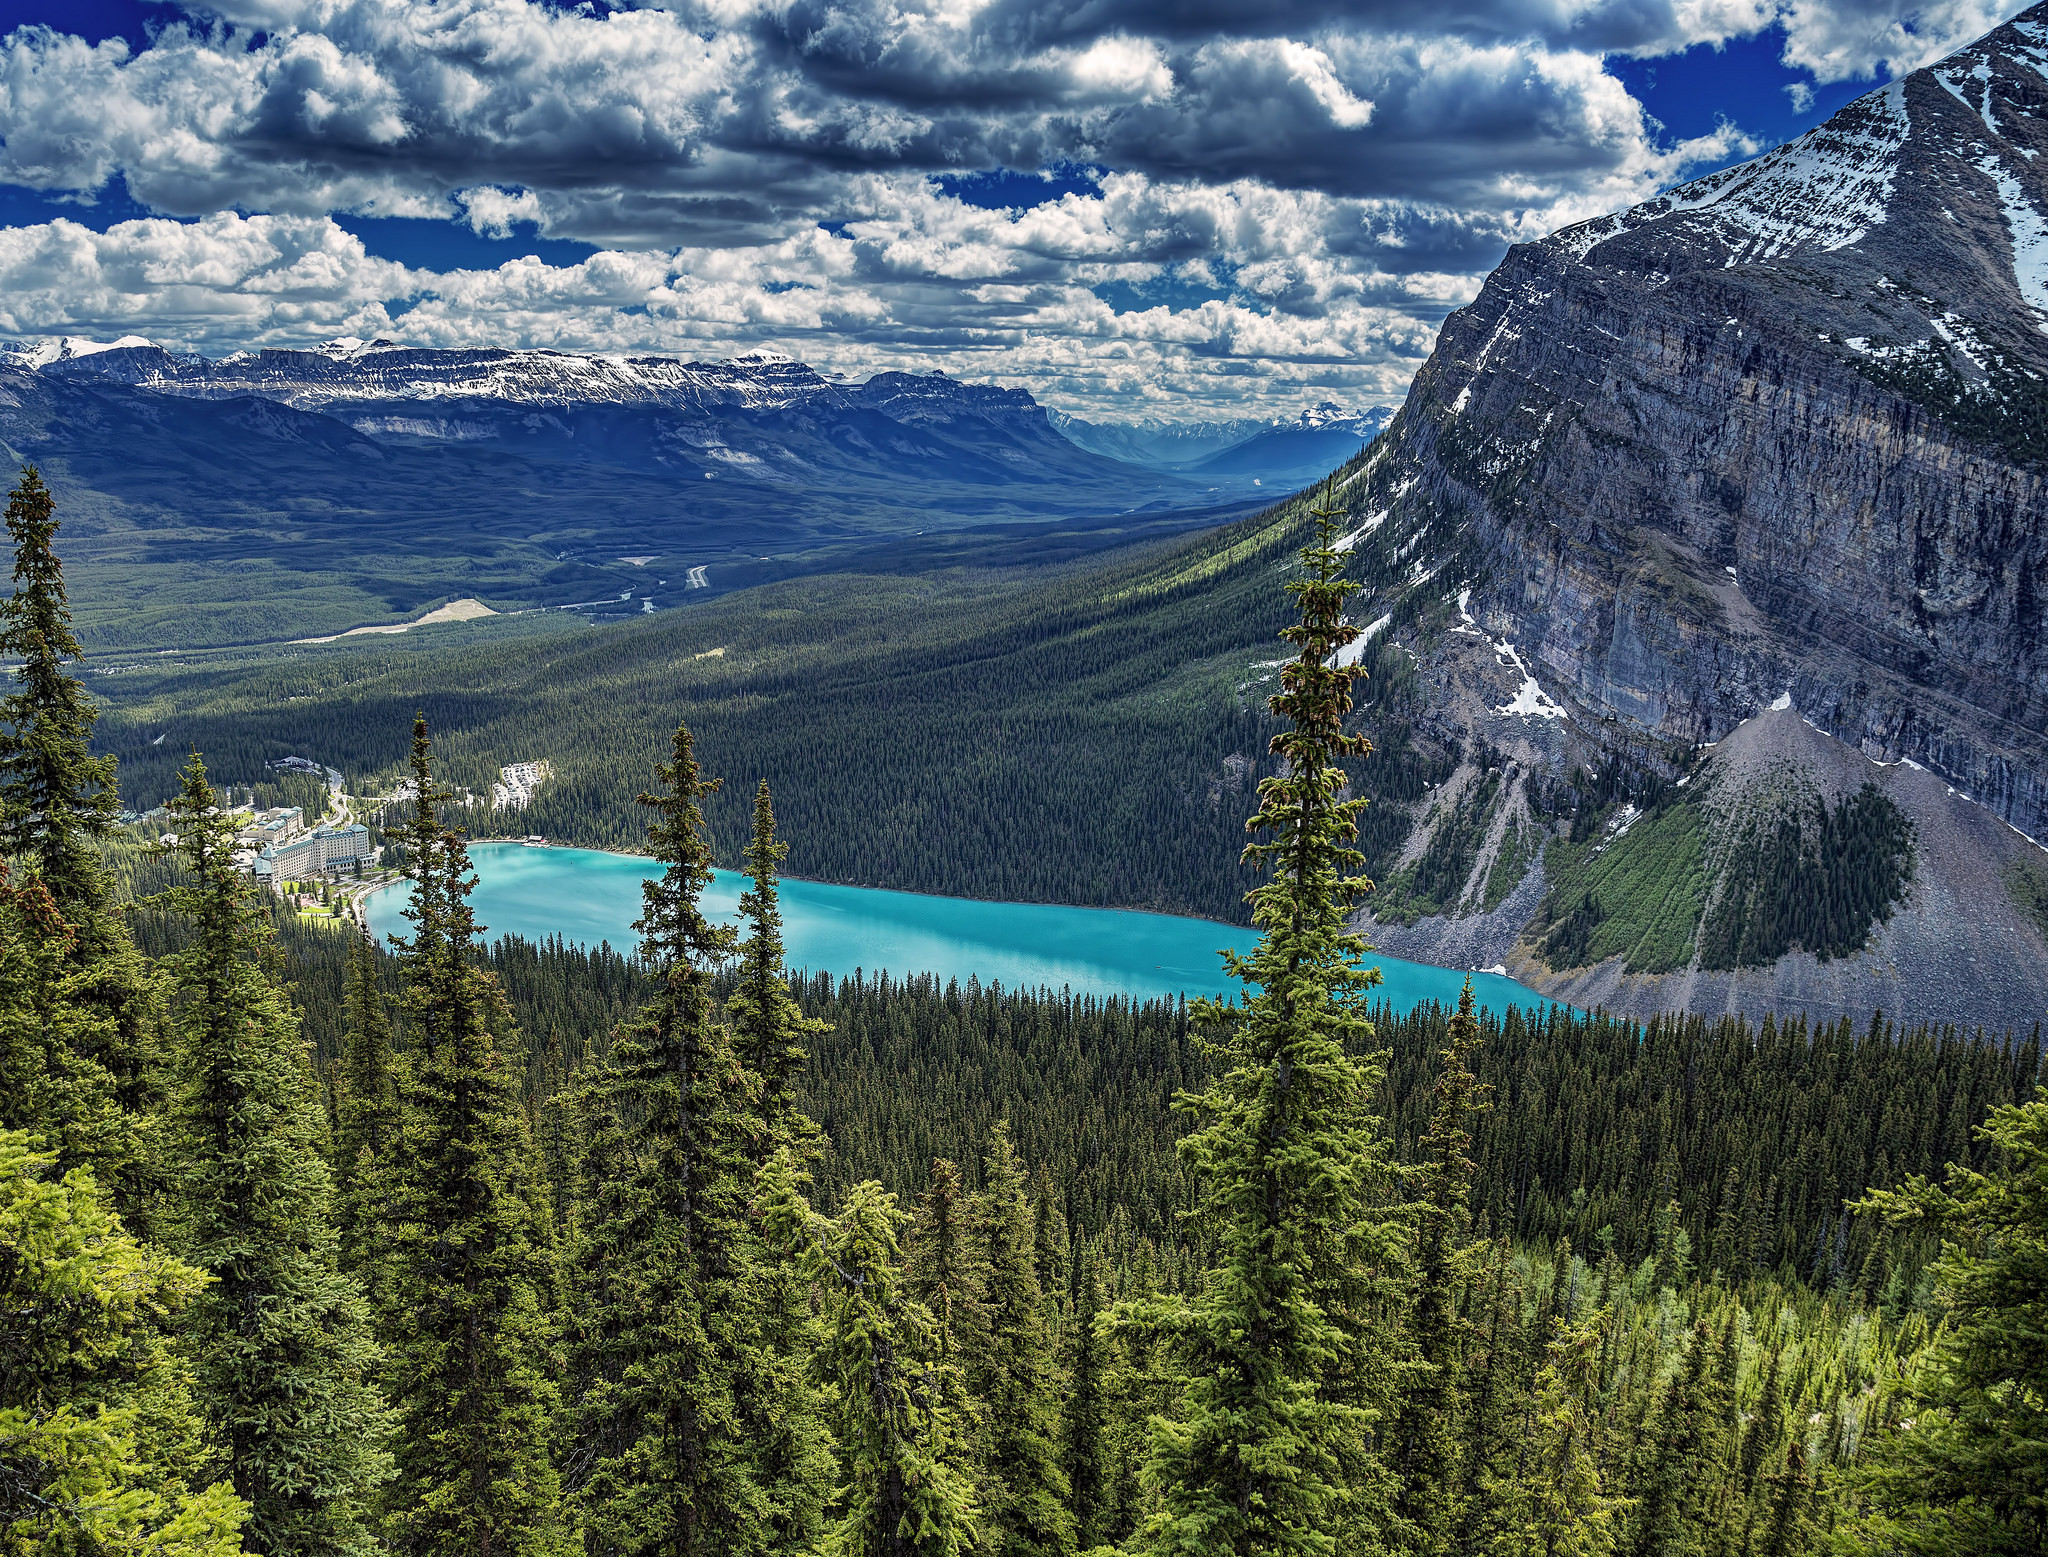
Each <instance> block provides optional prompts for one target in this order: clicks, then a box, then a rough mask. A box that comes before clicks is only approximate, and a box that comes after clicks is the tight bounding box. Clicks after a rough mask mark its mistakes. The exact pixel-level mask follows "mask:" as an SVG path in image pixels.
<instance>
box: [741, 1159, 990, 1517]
mask: <svg viewBox="0 0 2048 1557" xmlns="http://www.w3.org/2000/svg"><path fill="white" fill-rule="evenodd" d="M760 1204H761V1211H762V1217H763V1222H764V1225H765V1227H766V1229H767V1231H768V1234H769V1236H770V1237H772V1238H774V1239H776V1240H777V1241H778V1242H779V1243H780V1244H781V1245H782V1246H783V1247H784V1248H786V1249H787V1250H789V1252H790V1253H791V1254H792V1255H793V1256H794V1257H795V1258H796V1259H797V1260H798V1261H799V1265H800V1269H801V1270H802V1271H803V1274H804V1276H805V1279H806V1280H808V1281H810V1282H812V1283H814V1284H815V1286H816V1287H817V1290H818V1291H819V1293H820V1296H821V1299H822V1303H823V1307H824V1338H823V1344H822V1345H821V1346H820V1348H819V1350H818V1355H817V1362H816V1366H817V1368H818V1370H819V1372H820V1374H821V1376H822V1377H823V1378H824V1379H825V1380H827V1381H829V1382H830V1383H831V1384H832V1385H833V1386H834V1387H835V1388H836V1391H837V1398H838V1423H839V1446H840V1453H841V1455H842V1457H843V1462H844V1464H845V1466H846V1470H847V1482H846V1485H845V1486H844V1487H843V1489H842V1490H841V1492H840V1494H839V1497H838V1503H839V1508H838V1517H837V1519H836V1521H835V1522H834V1525H833V1528H832V1531H831V1535H830V1538H829V1540H828V1541H827V1543H826V1550H827V1552H828V1553H830V1554H831V1557H964V1554H966V1553H969V1552H971V1551H973V1550H974V1549H975V1539H976V1510H975V1503H974V1491H973V1485H972V1481H971V1479H970V1477H969V1475H968V1473H967V1470H966V1467H965V1465H964V1464H963V1459H964V1455H963V1451H962V1447H961V1445H960V1444H959V1442H958V1440H957V1438H956V1437H955V1432H954V1424H953V1421H952V1419H951V1417H950V1415H949V1414H948V1412H947V1410H946V1406H945V1403H944V1401H943V1400H942V1399H941V1398H940V1395H939V1390H938V1388H937V1380H936V1377H935V1361H936V1355H937V1334H936V1330H937V1327H936V1326H935V1325H934V1324H933V1322H932V1316H931V1313H930V1311H929V1310H927V1309H926V1308H925V1307H924V1305H923V1304H921V1303H919V1302H917V1301H916V1300H915V1299H912V1298H910V1297H909V1296H908V1295H907V1294H906V1293H905V1292H904V1291H903V1287H902V1281H901V1278H900V1272H899V1269H898V1248H897V1239H898V1237H899V1236H900V1234H901V1232H902V1230H903V1224H904V1222H905V1220H906V1219H905V1217H904V1214H903V1213H902V1211H900V1210H898V1209H897V1206H896V1197H895V1196H893V1195H891V1194H889V1193H888V1192H887V1191H886V1190H884V1189H883V1188H882V1187H881V1185H879V1184H876V1183H874V1182H873V1181H872V1180H865V1181H863V1182H861V1183H859V1184H856V1185H854V1186H853V1188H852V1189H851V1190H850V1191H849V1192H848V1194H847V1196H846V1201H845V1204H844V1206H843V1208H842V1209H841V1211H840V1213H839V1215H838V1216H837V1217H836V1218H834V1219H831V1220H827V1219H826V1218H824V1217H822V1216H820V1215H818V1214H817V1212H815V1211H813V1210H812V1209H811V1207H810V1204H809V1202H808V1201H806V1200H805V1199H804V1195H803V1187H802V1181H801V1175H800V1174H799V1172H798V1170H797V1167H796V1163H795V1157H794V1154H793V1153H792V1152H791V1151H790V1150H789V1149H788V1148H786V1147H785V1148H784V1149H783V1150H781V1151H780V1152H778V1153H777V1154H776V1156H775V1157H774V1158H773V1159H772V1160H771V1161H770V1162H769V1163H768V1164H767V1166H766V1167H765V1168H764V1169H763V1170H762V1175H761V1196H760Z"/></svg>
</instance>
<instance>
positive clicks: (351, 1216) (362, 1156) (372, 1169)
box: [334, 937, 403, 1311]
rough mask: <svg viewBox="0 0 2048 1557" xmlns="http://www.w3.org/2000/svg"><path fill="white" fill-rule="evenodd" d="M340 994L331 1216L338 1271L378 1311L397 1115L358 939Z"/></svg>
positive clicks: (395, 1075) (373, 980) (381, 1013)
mask: <svg viewBox="0 0 2048 1557" xmlns="http://www.w3.org/2000/svg"><path fill="white" fill-rule="evenodd" d="M342 999H343V1004H344V1009H345V1012H346V1015H347V1020H348V1029H347V1032H346V1034H345V1035H344V1037H343V1041H342V1052H341V1065H340V1068H339V1073H338V1074H337V1076H336V1077H335V1088H334V1090H335V1093H336V1098H335V1125H334V1164H335V1174H334V1176H335V1222H336V1226H337V1229H338V1231H339V1233H340V1241H341V1267H342V1269H343V1270H345V1271H348V1272H350V1273H351V1274H353V1275H354V1276H355V1277H356V1279H357V1280H358V1281H360V1282H361V1283H362V1285H363V1290H364V1291H365V1292H366V1293H367V1294H369V1296H370V1299H371V1302H372V1306H373V1309H376V1310H379V1311H381V1309H382V1307H383V1306H384V1304H385V1303H386V1302H387V1301H388V1298H389V1292H388V1286H389V1270H388V1255H389V1252H390V1239H389V1237H388V1233H389V1230H390V1227H391V1199H392V1194H393V1191H394V1188H395V1186H396V1184H397V1183H398V1180H399V1162H398V1156H399V1140H400V1136H401V1131H402V1129H403V1118H402V1115H401V1113H400V1110H399V1093H400V1085H399V1068H398V1056H397V1055H396V1054H395V1053H393V1051H392V1047H391V1021H390V1018H389V1017H388V1016H387V1015H386V1014H385V1010H384V997H383V995H382V993H380V992H379V990H378V988H377V957H376V953H375V952H374V951H373V950H372V949H371V947H370V944H369V942H368V941H365V940H363V939H361V938H360V937H352V938H351V939H350V942H349V950H348V967H347V970H346V977H345V982H344V984H343V995H342Z"/></svg>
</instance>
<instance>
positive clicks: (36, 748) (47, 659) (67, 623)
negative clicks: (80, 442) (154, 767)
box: [0, 465, 120, 916]
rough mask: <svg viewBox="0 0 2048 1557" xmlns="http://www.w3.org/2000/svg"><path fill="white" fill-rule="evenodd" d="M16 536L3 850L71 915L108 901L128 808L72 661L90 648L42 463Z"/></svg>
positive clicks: (3, 715) (2, 714)
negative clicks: (68, 584)
mask: <svg viewBox="0 0 2048 1557" xmlns="http://www.w3.org/2000/svg"><path fill="white" fill-rule="evenodd" d="M7 533H8V535H9V536H10V537H12V539H13V541H14V595H13V598H11V599H10V600H8V601H7V602H6V603H5V604H0V653H5V654H15V655H19V656H20V657H21V660H22V666H21V669H20V671H19V672H18V673H17V676H18V680H19V683H20V685H19V690H17V691H15V692H14V693H12V694H10V695H9V696H8V697H7V698H6V699H5V701H4V702H0V723H4V725H5V726H6V729H7V734H8V741H7V745H6V747H5V749H4V750H0V852H4V853H6V854H10V855H14V856H16V857H17V858H19V859H21V860H23V861H25V862H26V863H27V865H28V867H29V869H30V870H31V871H33V872H34V873H35V875H36V876H37V878H38V879H40V880H41V881H42V883H43V884H44V886H46V887H47V888H49V891H50V895H51V896H52V897H54V898H55V899H56V901H57V906H58V907H59V908H60V909H62V910H64V911H65V912H66V913H67V914H70V915H74V916H75V915H77V914H78V912H79V911H80V910H85V911H88V912H89V911H90V910H93V909H97V908H100V907H101V906H103V905H104V904H105V902H106V900H107V882H106V875H105V872H104V871H103V870H102V869H101V867H100V859H99V850H98V848H97V845H98V843H99V841H100V840H101V839H102V838H104V837H106V836H107V835H108V834H109V833H110V832H112V831H113V828H114V813H115V811H116V810H117V809H118V807H119V805H120V800H119V796H118V794H117V792H116V790H115V788H114V759H113V758H112V757H95V756H93V755H92V727H93V725H94V723H95V722H96V721H97V720H98V719H99V710H98V709H97V708H95V707H94V706H93V702H92V699H91V698H90V697H89V696H87V694H86V691H85V688H84V687H83V686H82V685H80V684H79V681H78V679H77V678H76V677H75V676H72V675H69V674H67V673H66V671H65V666H66V665H67V664H68V663H70V662H71V661H73V660H76V659H77V658H79V656H80V655H81V653H83V651H82V650H81V649H80V648H79V645H78V638H77V635H76V634H75V633H73V632H72V630H71V604H70V601H69V599H68V597H67V596H66V593H65V589H64V567H63V564H62V563H61V562H60V561H58V558H57V552H56V548H55V541H56V538H57V515H56V508H55V505H54V504H53V503H52V501H51V499H50V490H49V488H48V487H46V486H44V485H43V478H42V476H41V474H40V473H38V472H37V470H36V468H35V466H33V465H24V466H23V467H22V471H21V480H20V482H19V483H18V484H17V485H16V486H15V488H14V490H13V491H12V492H11V493H9V494H8V498H7Z"/></svg>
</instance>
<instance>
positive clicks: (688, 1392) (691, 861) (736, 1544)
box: [575, 726, 787, 1557]
mask: <svg viewBox="0 0 2048 1557" xmlns="http://www.w3.org/2000/svg"><path fill="white" fill-rule="evenodd" d="M655 771H656V774H657V777H658V780H659V787H658V789H657V790H656V791H655V792H653V793H650V794H643V795H642V796H641V797H640V801H641V804H642V805H645V806H647V807H649V808H650V809H651V810H652V811H653V812H654V819H653V821H652V823H651V824H650V825H649V827H648V830H647V835H648V839H649V841H650V842H651V843H652V845H653V852H654V857H655V858H656V859H657V860H659V861H660V862H661V863H662V864H663V865H664V866H665V867H666V868H665V869H664V871H663V873H662V874H661V875H660V876H659V877H657V878H656V879H654V880H652V881H649V882H647V883H646V884H645V886H644V887H643V889H642V891H643V896H644V911H643V913H642V915H641V917H640V920H639V923H638V929H639V931H640V936H641V940H640V955H641V959H642V961H643V963H644V964H645V965H646V967H647V968H648V970H649V971H650V973H652V975H653V976H654V978H655V979H656V980H657V993H656V994H655V996H654V998H653V999H652V1000H650V1001H649V1002H648V1003H647V1004H646V1005H645V1006H643V1007H642V1008H641V1010H640V1013H639V1015H638V1016H637V1017H636V1018H635V1019H634V1020H633V1021H631V1022H629V1023H627V1024H625V1025H623V1026H622V1027H621V1028H620V1029H619V1031H618V1033H617V1035H616V1036H615V1037H614V1038H613V1040H612V1049H611V1056H610V1059H609V1061H608V1063H607V1065H606V1067H605V1070H604V1073H603V1075H602V1076H601V1078H600V1079H599V1081H598V1084H597V1085H598V1087H599V1089H600V1093H601V1098H602V1102H603V1106H604V1108H605V1110H606V1113H605V1123H604V1125H603V1126H602V1127H601V1128H600V1130H599V1131H598V1134H597V1137H596V1138H597V1139H598V1140H600V1141H610V1140H612V1139H614V1138H616V1139H617V1141H618V1142H619V1145H620V1148H621V1149H620V1154H619V1156H618V1158H616V1159H614V1160H611V1161H594V1162H593V1164H592V1171H593V1175H594V1176H596V1177H599V1178H604V1179H609V1180H612V1181H613V1187H612V1188H611V1189H610V1190H609V1191H608V1192H607V1193H606V1194H605V1195H604V1197H603V1198H602V1199H600V1200H599V1201H598V1202H597V1204H596V1205H595V1206H594V1207H593V1209H592V1211H591V1212H590V1214H589V1215H588V1216H587V1218H586V1220H585V1228H584V1234H583V1239H582V1243H581V1247H580V1249H579V1251H578V1256H577V1270H576V1277H575V1284H576V1286H577V1287H578V1289H579V1296H578V1299H577V1352H578V1356H579V1358H581V1359H584V1360H583V1361H582V1362H580V1363H579V1366H578V1369H577V1372H578V1375H579V1378H581V1379H585V1380H587V1381H588V1385H587V1387H585V1388H584V1389H583V1392H582V1395H581V1398H580V1399H579V1401H578V1402H577V1423H578V1425H577V1431H578V1433H579V1434H584V1435H588V1436H589V1437H590V1438H591V1439H593V1440H594V1441H595V1442H597V1443H599V1444H601V1445H603V1446H604V1452H603V1454H602V1456H601V1457H600V1458H598V1459H597V1460H596V1461H595V1462H594V1463H593V1464H592V1465H591V1467H590V1469H589V1471H588V1473H587V1474H584V1475H580V1476H579V1478H578V1481H579V1486H578V1495H579V1504H580V1506H581V1507H582V1509H583V1511H584V1517H585V1520H586V1523H587V1529H588V1538H589V1542H590V1544H591V1545H592V1546H593V1547H594V1548H595V1549H597V1550H599V1551H607V1552H609V1551H618V1552H629V1553H637V1552H648V1553H662V1554H675V1557H684V1554H692V1553H700V1552H701V1553H710V1552H746V1551H754V1550H761V1549H764V1546H765V1543H766V1541H767V1539H768V1536H769V1533H770V1525H771V1522H772V1521H771V1517H770V1516H771V1510H772V1509H773V1508H774V1507H775V1496H776V1491H777V1489H775V1488H772V1487H770V1486H768V1485H766V1484H765V1483H764V1481H763V1479H762V1477H761V1475H760V1473H759V1466H758V1464H757V1462H756V1451H757V1448H758V1445H757V1443H756V1441H755V1433H757V1432H758V1431H759V1430H760V1429H761V1428H762V1427H764V1426H765V1425H766V1424H765V1422H764V1421H763V1420H762V1419H761V1417H760V1414H759V1412H758V1411H756V1412H749V1410H748V1409H747V1408H748V1406H749V1404H750V1403H751V1404H753V1405H755V1406H756V1407H761V1406H765V1404H766V1403H765V1401H764V1400H763V1399H762V1398H761V1397H762V1395H763V1393H764V1384H763V1381H764V1379H765V1378H766V1377H767V1376H769V1375H770V1374H771V1373H772V1371H773V1370H771V1369H770V1368H769V1367H768V1364H767V1359H766V1358H765V1357H764V1355H763V1350H764V1338H763V1335H762V1333H761V1327H762V1320H763V1314H764V1297H765V1293H764V1290H763V1288H764V1281H765V1272H764V1271H763V1269H762V1264H763V1262H762V1259H761V1255H762V1251H761V1249H760V1248H759V1246H758V1244H757V1242H756V1241H755V1239H754V1237H753V1233H752V1228H751V1225H750V1223H749V1220H748V1216H747V1203H748V1196H749V1190H750V1187H751V1182H752V1176H753V1163H752V1160H751V1158H750V1150H751V1148H752V1146H753V1123H752V1122H753V1119H754V1110H755V1109H756V1108H757V1107H758V1096H757V1083H756V1081H755V1079H754V1078H753V1077H752V1075H751V1074H750V1073H749V1072H748V1071H747V1070H746V1068H745V1067H744V1066H743V1065H742V1064H741V1063H740V1060H739V1057H738V1056H737V1055H736V1054H735V1053H734V1051H733V1046H732V1041H731V1036H730V1034H729V1033H728V1032H727V1031H726V1029H725V1027H724V1026H723V1024H721V1023H720V1022H719V1021H718V1020H717V1019H716V1013H715V1012H714V1010H713V1001H712V978H713V974H714V971H715V967H716V964H717V963H718V962H719V961H720V960H721V959H723V958H724V957H726V956H728V955H729V954H730V953H731V951H732V949H733V944H734V936H733V932H732V930H731V929H730V927H727V926H719V925H714V924H712V923H711V921H710V920H709V919H707V918H706V917H705V915H704V911H703V906H702V897H703V892H704V888H705V887H706V886H707V885H709V883H710V881H711V872H712V863H713V861H712V853H711V845H710V842H709V840H708V839H707V838H706V837H705V834H704V817H703V810H702V803H703V799H704V797H705V796H706V795H709V794H711V793H713V792H714V791H716V789H717V788H718V781H717V780H715V779H706V778H705V777H704V776H703V775H702V773H701V771H700V770H699V767H698V764H697V759H696V755H695V752H694V749H693V747H692V744H691V740H690V732H689V730H688V729H687V728H685V727H682V726H678V727H677V729H676V733H675V739H674V743H673V746H672V749H671V756H670V760H669V761H668V762H667V763H663V764H660V765H658V766H657V768H656V770H655ZM770 843H771V845H772V837H771V839H770ZM757 912H766V913H769V914H772V913H773V905H772V899H771V900H770V902H769V903H768V905H766V907H765V909H763V910H757ZM771 955H772V956H773V960H774V961H775V962H776V963H777V964H778V965H777V966H776V967H775V968H774V969H773V972H772V975H771V976H770V977H769V978H768V979H767V980H766V985H767V987H766V988H761V989H757V990H756V991H754V993H755V995H756V996H757V997H761V996H766V997H767V998H768V999H770V1000H771V1001H772V997H773V995H774V994H775V993H776V992H777V991H778V990H780V974H781V969H780V966H779V963H780V957H779V955H774V954H770V953H765V952H764V956H771ZM780 993H781V994H782V996H783V998H784V999H785V1000H786V999H787V991H786V990H780ZM775 1057H776V1059H777V1060H778V1061H782V1060H783V1056H781V1055H780V1054H779V1053H778V1054H777V1055H776V1056H775ZM749 1429H752V1430H753V1431H749Z"/></svg>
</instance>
